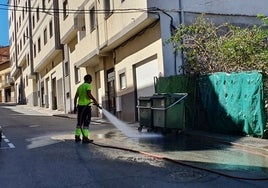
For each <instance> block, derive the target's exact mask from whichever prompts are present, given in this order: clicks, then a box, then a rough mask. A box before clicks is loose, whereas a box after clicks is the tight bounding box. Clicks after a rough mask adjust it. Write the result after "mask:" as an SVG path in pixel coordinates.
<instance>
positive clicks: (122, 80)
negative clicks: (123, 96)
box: [119, 72, 127, 90]
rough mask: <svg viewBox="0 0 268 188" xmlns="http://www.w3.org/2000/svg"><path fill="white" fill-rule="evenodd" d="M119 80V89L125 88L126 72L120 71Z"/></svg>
mask: <svg viewBox="0 0 268 188" xmlns="http://www.w3.org/2000/svg"><path fill="white" fill-rule="evenodd" d="M119 81H120V89H121V90H123V89H126V88H127V82H126V73H125V72H122V73H120V74H119Z"/></svg>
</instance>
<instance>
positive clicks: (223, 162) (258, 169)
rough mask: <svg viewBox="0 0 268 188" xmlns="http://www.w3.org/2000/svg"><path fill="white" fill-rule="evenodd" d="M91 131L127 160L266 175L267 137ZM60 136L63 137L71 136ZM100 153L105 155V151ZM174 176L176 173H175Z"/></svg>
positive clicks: (29, 110) (35, 110)
mask: <svg viewBox="0 0 268 188" xmlns="http://www.w3.org/2000/svg"><path fill="white" fill-rule="evenodd" d="M16 111H18V112H22V113H23V112H25V111H27V113H30V114H32V115H34V114H38V115H40V114H44V115H51V116H57V117H64V118H76V114H64V113H63V112H60V111H53V110H48V109H43V108H40V107H30V106H26V105H20V106H17V107H16ZM94 124H96V125H99V124H105V125H109V124H110V122H108V121H106V120H105V119H101V118H93V119H92V125H93V126H94ZM110 125H111V124H110ZM129 126H131V127H132V128H133V130H135V129H136V130H137V128H138V124H129ZM92 133H93V134H92V135H93V139H94V143H93V144H94V145H96V146H100V150H101V148H102V147H103V148H106V147H110V148H112V149H118V150H125V151H130V153H129V156H128V160H139V159H138V158H133V157H132V155H131V152H140V153H141V154H142V155H144V156H147V157H155V158H159V159H163V160H167V161H170V162H172V163H179V164H181V165H186V166H188V165H189V166H194V167H195V168H196V167H197V168H201V169H207V170H208V171H211V170H212V171H214V172H216V173H218V172H220V173H224V174H229V175H233V176H237V174H239V177H244V178H249V179H250V178H253V179H254V178H255V179H258V178H260V179H262V178H268V140H267V139H260V138H253V137H246V136H245V137H239V136H233V135H223V134H217V133H211V132H206V131H199V130H185V131H183V132H182V133H181V134H172V133H171V134H168V135H165V136H162V135H159V137H155V138H152V137H146V136H145V137H137V138H128V137H126V136H125V135H124V134H123V133H122V132H120V131H119V130H118V129H116V128H115V127H114V126H112V125H111V126H110V127H109V129H106V130H98V129H95V130H92ZM139 134H142V135H146V134H148V133H147V132H146V131H142V132H141V133H139ZM63 137H64V139H66V138H68V139H72V135H65V136H63ZM103 152H104V153H106V154H107V150H105V151H103ZM142 160H144V159H142ZM148 160H149V159H148ZM233 173H235V174H233ZM173 175H174V176H176V174H173ZM192 175H193V174H192ZM186 176H187V175H186ZM193 176H194V175H193ZM197 176H198V175H197ZM239 177H238V178H239Z"/></svg>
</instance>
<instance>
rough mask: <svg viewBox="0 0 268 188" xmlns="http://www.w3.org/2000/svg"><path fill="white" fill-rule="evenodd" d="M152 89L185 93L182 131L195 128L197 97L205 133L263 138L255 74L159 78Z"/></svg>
mask: <svg viewBox="0 0 268 188" xmlns="http://www.w3.org/2000/svg"><path fill="white" fill-rule="evenodd" d="M196 83H198V88H197V87H196V85H197V84H196ZM155 89H156V92H157V93H188V97H187V99H186V100H185V112H186V117H185V118H186V122H185V126H186V128H194V127H195V128H198V127H196V126H198V123H196V122H198V121H199V122H200V118H201V115H200V111H199V110H198V109H197V108H198V104H199V102H197V100H198V97H197V96H198V95H197V93H198V94H199V95H200V98H201V104H202V108H203V110H204V112H205V113H204V114H202V115H205V116H206V119H207V122H205V123H207V124H208V128H209V130H211V131H216V132H222V133H227V134H234V133H235V134H237V133H238V134H242V133H243V134H246V135H250V136H256V137H263V136H264V132H265V131H266V130H267V128H266V114H267V113H265V108H264V95H263V75H262V74H261V73H259V72H257V71H252V72H240V73H231V74H228V73H223V72H222V73H214V74H211V75H205V76H200V77H199V78H198V79H197V78H196V77H194V76H171V77H165V78H159V79H158V80H157V82H156V88H155ZM196 91H197V92H196ZM202 123H203V122H202Z"/></svg>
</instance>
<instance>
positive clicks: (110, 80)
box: [107, 69, 116, 114]
mask: <svg viewBox="0 0 268 188" xmlns="http://www.w3.org/2000/svg"><path fill="white" fill-rule="evenodd" d="M107 84H108V85H107V89H108V91H107V92H108V111H109V112H111V113H112V114H115V112H116V105H115V72H114V69H110V70H108V71H107Z"/></svg>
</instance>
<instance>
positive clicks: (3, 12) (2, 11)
mask: <svg viewBox="0 0 268 188" xmlns="http://www.w3.org/2000/svg"><path fill="white" fill-rule="evenodd" d="M7 2H8V1H7V0H0V46H8V45H9V37H8V10H7V7H6V6H1V4H5V5H6V4H7Z"/></svg>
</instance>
